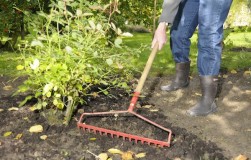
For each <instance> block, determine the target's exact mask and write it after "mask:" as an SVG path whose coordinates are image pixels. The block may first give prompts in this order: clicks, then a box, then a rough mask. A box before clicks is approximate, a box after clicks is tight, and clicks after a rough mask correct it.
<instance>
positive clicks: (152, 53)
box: [135, 42, 159, 93]
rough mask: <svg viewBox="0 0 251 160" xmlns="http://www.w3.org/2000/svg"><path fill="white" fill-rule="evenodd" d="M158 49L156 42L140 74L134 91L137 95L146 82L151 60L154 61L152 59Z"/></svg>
mask: <svg viewBox="0 0 251 160" xmlns="http://www.w3.org/2000/svg"><path fill="white" fill-rule="evenodd" d="M158 48H159V43H158V42H156V43H155V45H154V47H153V49H152V52H151V54H150V56H149V58H148V60H147V63H146V65H145V68H144V71H143V73H142V75H141V77H140V79H139V82H138V86H137V88H136V89H135V92H137V93H140V92H141V90H142V88H143V86H144V83H145V81H146V78H147V75H148V73H149V71H150V69H151V66H152V63H153V60H154V58H155V56H156V54H157V52H158Z"/></svg>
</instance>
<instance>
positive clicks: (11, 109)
mask: <svg viewBox="0 0 251 160" xmlns="http://www.w3.org/2000/svg"><path fill="white" fill-rule="evenodd" d="M18 110H19V108H17V107H11V108H9V109H8V111H18Z"/></svg>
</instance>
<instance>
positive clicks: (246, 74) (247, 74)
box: [243, 71, 251, 77]
mask: <svg viewBox="0 0 251 160" xmlns="http://www.w3.org/2000/svg"><path fill="white" fill-rule="evenodd" d="M249 76H251V71H245V72H244V73H243V77H249Z"/></svg>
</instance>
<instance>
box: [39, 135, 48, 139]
mask: <svg viewBox="0 0 251 160" xmlns="http://www.w3.org/2000/svg"><path fill="white" fill-rule="evenodd" d="M47 137H48V136H47V135H42V136H40V139H42V140H46V139H47Z"/></svg>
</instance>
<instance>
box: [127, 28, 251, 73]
mask: <svg viewBox="0 0 251 160" xmlns="http://www.w3.org/2000/svg"><path fill="white" fill-rule="evenodd" d="M167 35H169V34H167ZM227 35H228V37H227V38H226V41H228V42H226V41H225V44H226V45H225V47H224V50H223V54H222V65H221V67H222V68H224V69H227V70H228V71H230V70H233V69H235V70H238V69H247V68H251V52H246V51H239V52H233V51H231V48H234V47H247V48H251V32H249V33H247V32H245V33H234V32H233V33H227ZM151 39H152V35H151V34H150V33H144V34H142V33H141V34H138V33H136V34H134V36H133V37H130V38H124V43H125V44H126V45H127V46H129V47H133V48H137V47H139V46H141V45H142V44H144V45H147V46H149V47H148V49H146V50H144V51H143V52H142V53H141V55H140V57H139V58H137V59H135V61H134V62H133V63H134V64H135V65H136V66H137V67H138V68H139V69H140V70H143V67H144V66H145V63H146V61H147V59H148V56H149V54H150V52H151V50H150V46H151ZM191 42H192V44H191V48H190V59H191V72H192V73H193V74H194V73H197V66H196V61H197V34H194V35H193V37H192V38H191ZM230 42H231V43H230ZM229 43H230V44H229ZM169 46H170V44H169V40H168V43H167V44H166V45H165V46H164V48H163V49H162V50H161V51H159V53H158V54H157V56H156V58H155V60H154V63H153V66H152V69H151V74H152V75H158V74H173V73H174V65H175V64H174V62H173V59H172V54H171V50H170V47H169Z"/></svg>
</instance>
